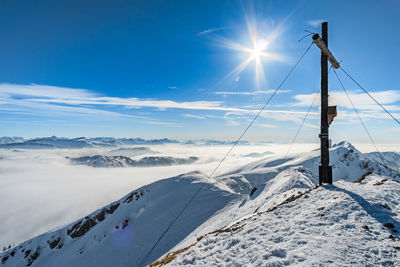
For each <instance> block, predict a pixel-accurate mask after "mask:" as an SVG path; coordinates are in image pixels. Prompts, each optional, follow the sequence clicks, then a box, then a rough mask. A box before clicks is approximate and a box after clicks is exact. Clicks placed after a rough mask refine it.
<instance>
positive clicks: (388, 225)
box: [383, 223, 394, 229]
mask: <svg viewBox="0 0 400 267" xmlns="http://www.w3.org/2000/svg"><path fill="white" fill-rule="evenodd" d="M383 226H385V227H386V228H390V229H392V228H394V225H393V223H385V224H384V225H383Z"/></svg>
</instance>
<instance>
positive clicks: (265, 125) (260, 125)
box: [257, 123, 277, 128]
mask: <svg viewBox="0 0 400 267" xmlns="http://www.w3.org/2000/svg"><path fill="white" fill-rule="evenodd" d="M257 126H258V127H264V128H276V127H277V126H276V125H273V124H265V123H263V124H257Z"/></svg>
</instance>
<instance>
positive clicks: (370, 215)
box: [170, 175, 400, 266]
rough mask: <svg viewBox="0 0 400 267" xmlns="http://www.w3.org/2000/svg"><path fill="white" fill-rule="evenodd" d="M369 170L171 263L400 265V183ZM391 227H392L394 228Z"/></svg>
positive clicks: (243, 224) (199, 245)
mask: <svg viewBox="0 0 400 267" xmlns="http://www.w3.org/2000/svg"><path fill="white" fill-rule="evenodd" d="M383 179H384V177H382V176H378V175H371V176H369V177H368V178H367V179H366V180H365V181H364V182H363V183H362V184H359V183H350V182H345V181H340V182H336V183H334V185H329V186H323V187H320V188H318V189H315V190H312V191H311V192H310V193H309V194H306V195H304V196H302V197H300V198H299V199H297V200H295V201H293V202H291V203H288V204H285V205H282V206H280V207H278V208H277V209H275V210H274V211H271V212H265V213H262V214H256V215H254V216H253V217H251V218H249V219H247V220H243V221H242V222H240V223H238V224H236V225H235V227H237V228H238V230H236V231H232V232H226V233H219V234H218V235H217V234H213V235H209V236H207V237H205V238H203V239H202V240H201V241H200V242H199V243H197V244H196V245H195V246H193V247H191V248H189V250H187V251H185V252H183V253H181V254H180V255H178V257H177V258H176V259H175V260H173V261H172V262H171V263H170V265H171V266H181V265H185V266H187V265H193V266H226V265H229V266H282V265H297V266H299V265H301V266H315V265H321V266H327V265H334V266H378V265H381V266H399V265H400V241H399V234H398V231H399V230H400V223H399V221H400V216H399V215H400V208H399V207H400V205H399V204H400V203H399V196H400V186H399V183H398V182H395V181H392V180H388V181H386V182H385V183H384V184H383V185H379V186H378V185H374V184H376V183H378V182H380V181H382V180H383ZM392 227H393V228H392Z"/></svg>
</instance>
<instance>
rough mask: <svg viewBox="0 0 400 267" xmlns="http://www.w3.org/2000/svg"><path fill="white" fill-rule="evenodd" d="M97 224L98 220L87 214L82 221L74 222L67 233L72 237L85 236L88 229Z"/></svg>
mask: <svg viewBox="0 0 400 267" xmlns="http://www.w3.org/2000/svg"><path fill="white" fill-rule="evenodd" d="M96 224H97V222H96V220H94V219H92V218H90V217H89V216H87V217H85V218H84V219H83V220H82V221H79V222H77V223H76V224H74V225H73V226H72V228H71V229H68V231H67V234H68V235H69V236H70V237H72V238H77V237H80V236H83V235H84V234H85V233H86V232H87V231H89V230H90V228H92V227H93V226H95V225H96Z"/></svg>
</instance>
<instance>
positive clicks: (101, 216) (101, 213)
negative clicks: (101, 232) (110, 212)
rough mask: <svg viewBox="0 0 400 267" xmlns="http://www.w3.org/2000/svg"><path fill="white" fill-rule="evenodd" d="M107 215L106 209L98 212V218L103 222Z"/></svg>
mask: <svg viewBox="0 0 400 267" xmlns="http://www.w3.org/2000/svg"><path fill="white" fill-rule="evenodd" d="M105 217H106V210H105V209H102V210H101V211H100V212H99V213H97V214H96V219H97V220H98V221H99V222H101V221H103V220H104V219H105Z"/></svg>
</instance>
